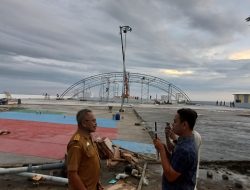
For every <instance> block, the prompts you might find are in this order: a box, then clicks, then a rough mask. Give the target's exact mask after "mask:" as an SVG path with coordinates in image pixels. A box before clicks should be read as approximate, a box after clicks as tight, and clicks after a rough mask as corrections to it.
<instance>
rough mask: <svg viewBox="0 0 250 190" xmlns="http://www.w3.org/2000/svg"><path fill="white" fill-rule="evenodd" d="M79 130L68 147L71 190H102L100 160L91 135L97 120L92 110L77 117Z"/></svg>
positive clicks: (80, 112)
mask: <svg viewBox="0 0 250 190" xmlns="http://www.w3.org/2000/svg"><path fill="white" fill-rule="evenodd" d="M76 119H77V123H78V129H77V131H76V132H75V134H74V135H73V136H72V137H71V139H70V141H69V143H68V146H67V171H68V179H69V189H70V190H78V189H81V190H101V189H103V187H102V186H101V184H100V181H99V178H100V160H99V155H98V150H97V147H96V145H95V143H94V142H93V140H92V136H91V133H93V132H95V131H96V126H97V125H96V118H95V116H94V114H93V113H92V111H91V110H88V109H83V110H80V111H79V112H78V113H77V115H76Z"/></svg>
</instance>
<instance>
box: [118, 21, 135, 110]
mask: <svg viewBox="0 0 250 190" xmlns="http://www.w3.org/2000/svg"><path fill="white" fill-rule="evenodd" d="M131 31H132V28H131V27H130V26H120V35H121V44H122V63H123V85H122V102H121V109H120V111H121V112H122V111H123V104H124V99H125V96H127V95H128V94H127V91H126V90H128V89H126V85H127V84H126V83H127V82H128V81H127V73H126V66H125V50H126V34H127V32H131ZM123 34H124V35H125V48H124V45H123V38H122V35H123ZM125 92H126V93H125ZM127 98H128V97H127Z"/></svg>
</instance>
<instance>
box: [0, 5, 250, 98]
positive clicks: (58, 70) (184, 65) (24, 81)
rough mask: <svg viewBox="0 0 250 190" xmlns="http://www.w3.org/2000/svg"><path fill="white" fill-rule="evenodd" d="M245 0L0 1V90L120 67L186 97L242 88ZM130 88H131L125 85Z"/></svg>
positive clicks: (61, 82)
mask: <svg viewBox="0 0 250 190" xmlns="http://www.w3.org/2000/svg"><path fill="white" fill-rule="evenodd" d="M249 16H250V1H249V0H238V1H235V0H174V1H173V0H126V1H124V0H123V1H122V0H91V1H88V0H73V1H72V0H53V1H52V0H25V1H23V0H1V4H0V93H1V92H4V91H8V92H10V93H13V94H42V93H44V92H47V93H49V94H51V95H55V94H57V93H59V94H60V93H62V92H63V91H64V90H65V89H67V88H68V87H69V86H70V85H72V84H73V83H75V82H77V81H79V80H81V79H83V78H86V77H89V76H92V75H95V74H100V73H106V72H122V53H121V41H120V33H119V26H124V25H128V26H130V27H131V28H132V32H129V33H128V34H127V36H126V69H127V71H128V72H138V73H143V74H148V75H152V76H156V77H160V78H162V79H165V80H167V81H168V82H170V83H173V84H174V85H175V86H177V87H179V88H180V89H182V90H183V91H184V92H185V93H186V94H187V95H188V96H189V97H190V99H191V100H211V101H214V100H222V101H224V100H225V101H230V100H233V95H232V94H233V93H250V85H249V84H250V72H249V71H250V22H246V21H245V19H246V18H247V17H249ZM131 95H133V92H131Z"/></svg>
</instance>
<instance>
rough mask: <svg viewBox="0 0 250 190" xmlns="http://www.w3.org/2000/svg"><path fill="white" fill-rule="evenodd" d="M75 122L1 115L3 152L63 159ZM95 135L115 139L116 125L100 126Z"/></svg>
mask: <svg viewBox="0 0 250 190" xmlns="http://www.w3.org/2000/svg"><path fill="white" fill-rule="evenodd" d="M76 129H77V128H76V126H74V125H68V124H54V123H45V122H33V121H20V120H9V119H0V130H8V131H10V134H8V135H1V136H0V152H8V153H15V154H21V155H31V156H38V157H45V158H54V159H62V158H64V154H65V152H66V147H67V143H68V141H69V139H70V137H71V136H72V134H73V133H74V132H75V131H76ZM94 136H101V137H108V138H110V139H116V137H117V129H115V128H101V127H98V128H97V131H96V132H95V134H94Z"/></svg>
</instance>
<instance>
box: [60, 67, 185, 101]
mask: <svg viewBox="0 0 250 190" xmlns="http://www.w3.org/2000/svg"><path fill="white" fill-rule="evenodd" d="M126 75H127V77H128V85H129V87H130V85H131V84H132V83H137V84H139V85H140V88H141V89H140V91H141V96H140V97H139V100H140V101H141V103H144V102H148V101H149V97H150V96H149V93H150V92H149V88H150V87H151V88H152V87H153V88H156V89H159V90H161V91H163V93H164V95H165V100H166V102H168V103H172V102H173V101H175V102H177V103H179V102H189V101H190V98H189V97H188V96H187V94H186V93H185V92H184V91H182V90H181V89H180V88H178V87H177V86H175V85H173V84H172V83H170V82H168V81H166V80H164V79H161V78H158V77H154V76H151V75H146V74H141V73H130V72H126ZM122 83H123V72H111V73H102V74H98V75H93V76H90V77H87V78H84V79H82V80H80V81H78V82H76V83H75V84H73V85H71V86H70V87H69V88H67V89H66V90H65V91H64V92H63V93H62V94H61V95H60V97H59V99H64V98H65V96H67V97H69V98H70V99H77V100H88V99H89V97H88V96H89V93H90V92H91V89H93V88H96V87H99V100H101V101H111V98H110V97H111V96H112V97H121V96H120V95H121V92H120V91H121V90H119V85H120V86H122ZM150 99H151V97H150ZM127 100H128V99H127Z"/></svg>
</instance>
